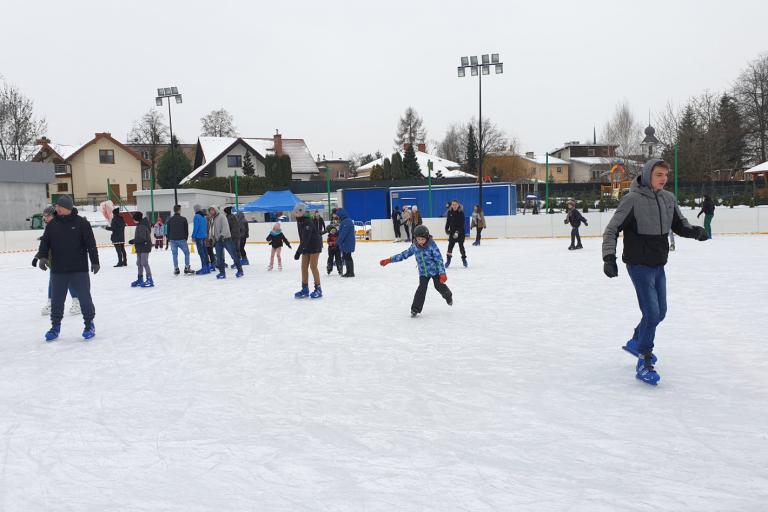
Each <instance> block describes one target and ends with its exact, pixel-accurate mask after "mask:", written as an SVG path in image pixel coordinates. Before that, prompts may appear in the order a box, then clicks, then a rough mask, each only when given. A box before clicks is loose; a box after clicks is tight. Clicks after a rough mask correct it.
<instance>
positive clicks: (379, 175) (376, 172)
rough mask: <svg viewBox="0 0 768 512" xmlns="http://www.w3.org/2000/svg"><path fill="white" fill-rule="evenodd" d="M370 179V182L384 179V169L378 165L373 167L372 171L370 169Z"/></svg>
mask: <svg viewBox="0 0 768 512" xmlns="http://www.w3.org/2000/svg"><path fill="white" fill-rule="evenodd" d="M371 179H372V180H383V179H384V168H383V167H382V166H380V165H374V166H373V169H371Z"/></svg>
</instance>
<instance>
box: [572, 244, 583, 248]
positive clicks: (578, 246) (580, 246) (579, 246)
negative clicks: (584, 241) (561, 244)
mask: <svg viewBox="0 0 768 512" xmlns="http://www.w3.org/2000/svg"><path fill="white" fill-rule="evenodd" d="M583 248H584V246H583V245H581V244H579V245H577V246H576V247H574V249H583Z"/></svg>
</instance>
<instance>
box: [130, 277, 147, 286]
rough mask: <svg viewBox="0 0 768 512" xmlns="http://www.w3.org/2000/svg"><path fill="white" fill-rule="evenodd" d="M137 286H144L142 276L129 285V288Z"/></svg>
mask: <svg viewBox="0 0 768 512" xmlns="http://www.w3.org/2000/svg"><path fill="white" fill-rule="evenodd" d="M137 286H144V276H139V278H138V279H137V280H135V281H134V282H132V283H131V288H136V287H137Z"/></svg>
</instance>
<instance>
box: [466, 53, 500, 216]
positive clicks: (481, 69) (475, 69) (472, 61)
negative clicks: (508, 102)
mask: <svg viewBox="0 0 768 512" xmlns="http://www.w3.org/2000/svg"><path fill="white" fill-rule="evenodd" d="M480 59H481V60H480V62H478V59H477V55H473V56H471V57H461V65H460V66H459V67H458V68H457V71H458V75H459V78H464V77H465V76H467V72H466V69H467V68H469V73H470V75H471V76H476V77H477V82H478V100H479V101H478V105H479V111H480V115H479V116H478V123H479V129H478V131H477V134H478V135H477V137H478V141H479V143H478V153H479V155H478V171H477V178H478V183H479V187H478V192H479V196H480V201H479V202H480V207H481V208H485V206H484V204H483V75H490V74H491V66H493V67H494V70H495V73H496V74H497V75H500V74H502V73H504V63H503V62H501V61H499V54H498V53H492V54H491V55H490V57H489V55H488V54H487V53H486V54H484V55H482V56H481V57H480Z"/></svg>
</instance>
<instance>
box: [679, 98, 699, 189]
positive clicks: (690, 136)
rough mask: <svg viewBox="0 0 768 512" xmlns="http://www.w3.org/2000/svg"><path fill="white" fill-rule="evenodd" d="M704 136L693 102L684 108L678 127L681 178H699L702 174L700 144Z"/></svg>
mask: <svg viewBox="0 0 768 512" xmlns="http://www.w3.org/2000/svg"><path fill="white" fill-rule="evenodd" d="M703 138H704V130H702V128H701V126H700V124H699V122H698V119H697V117H696V111H695V109H694V107H693V105H692V104H690V103H689V104H688V105H687V106H686V107H685V109H684V110H683V115H682V117H681V119H680V124H679V126H678V128H677V137H676V139H677V140H676V142H677V145H678V148H679V149H678V160H677V162H678V176H679V177H680V179H686V180H699V179H701V176H702V172H703V169H702V164H703V162H701V158H700V155H701V153H700V151H699V147H698V146H699V144H700V141H701V140H703Z"/></svg>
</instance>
